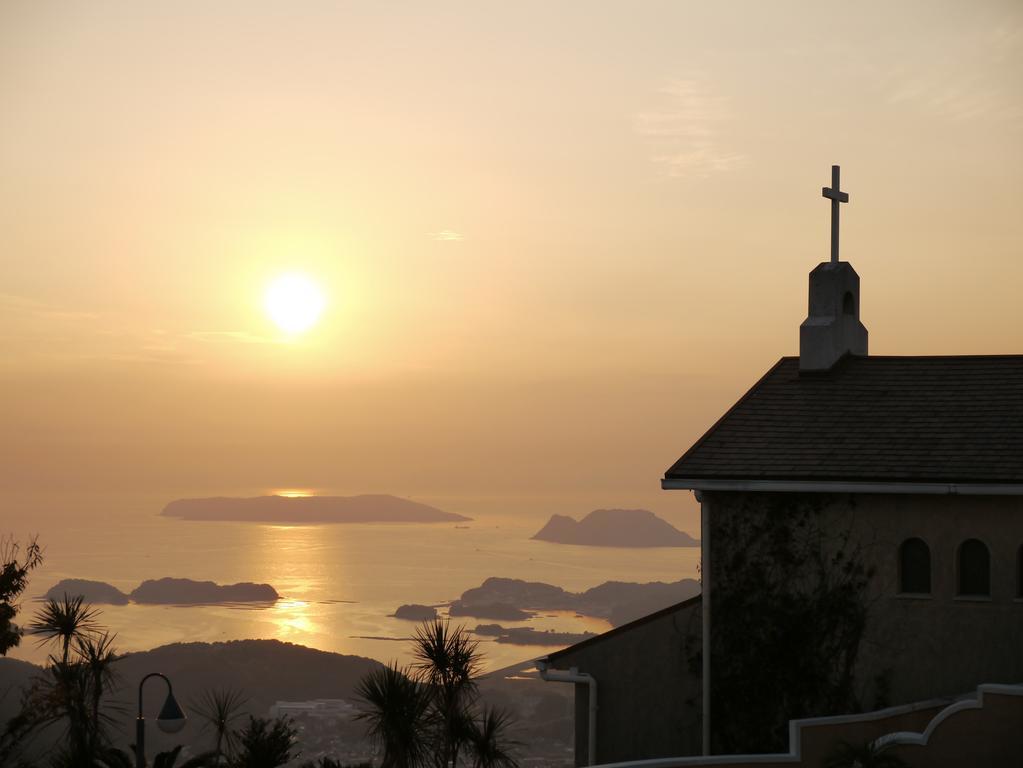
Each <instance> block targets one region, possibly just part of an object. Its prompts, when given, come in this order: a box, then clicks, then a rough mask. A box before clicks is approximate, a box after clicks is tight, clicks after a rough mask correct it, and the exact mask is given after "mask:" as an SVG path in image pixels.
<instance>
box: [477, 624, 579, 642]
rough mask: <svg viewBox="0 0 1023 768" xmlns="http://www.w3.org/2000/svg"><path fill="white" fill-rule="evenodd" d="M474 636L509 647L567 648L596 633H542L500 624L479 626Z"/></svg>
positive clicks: (550, 631)
mask: <svg viewBox="0 0 1023 768" xmlns="http://www.w3.org/2000/svg"><path fill="white" fill-rule="evenodd" d="M473 633H474V634H477V635H482V636H484V637H488V636H489V637H493V638H494V640H495V641H496V642H498V643H508V644H509V645H558V646H562V647H564V646H566V645H573V644H575V643H579V642H582V641H583V640H588V639H589V638H591V637H596V633H595V632H555V631H554V630H553V629H548V630H547V631H542V630H538V629H533V628H532V627H502V626H501V625H500V624H478V625H477V626H476V629H474V630H473Z"/></svg>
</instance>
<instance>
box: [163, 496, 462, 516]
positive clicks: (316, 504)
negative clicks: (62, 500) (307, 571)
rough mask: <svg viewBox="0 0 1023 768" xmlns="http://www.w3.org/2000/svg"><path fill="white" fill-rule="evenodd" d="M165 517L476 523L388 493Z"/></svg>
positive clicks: (231, 506)
mask: <svg viewBox="0 0 1023 768" xmlns="http://www.w3.org/2000/svg"><path fill="white" fill-rule="evenodd" d="M160 514H161V515H165V516H167V517H180V518H182V519H184V520H228V521H230V520H235V521H241V522H252V523H445V522H464V521H466V520H471V519H472V518H469V517H465V516H463V515H458V514H455V513H454V512H445V511H444V510H442V509H437V508H436V507H431V506H430V505H429V504H421V503H419V502H418V501H411V500H409V499H401V498H398V497H397V496H391V495H388V494H375V495H373V494H366V495H362V496H294V497H292V496H254V497H251V498H234V497H227V496H218V497H213V498H206V499H178V500H176V501H172V502H171V503H170V504H168V505H167V506H165V507H164V508H163V511H162V512H161V513H160Z"/></svg>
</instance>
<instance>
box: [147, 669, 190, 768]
mask: <svg viewBox="0 0 1023 768" xmlns="http://www.w3.org/2000/svg"><path fill="white" fill-rule="evenodd" d="M151 677H159V678H163V681H164V682H165V683H167V700H166V701H164V702H163V708H162V709H161V710H160V714H159V715H157V716H156V725H157V727H158V728H159V729H160V730H161V731H163V732H164V733H177V732H178V731H180V730H181V729H182V728H184V727H185V713H184V712H182V711H181V707H179V706H178V702H177V700H176V699H175V698H174V689H173V688H171V681H170V680H168V679H167V676H166V675H161V674H160V673H159V672H150V673H149V674H148V675H146V676H145V677H143V678H142V680H141V681H139V716H138V718H137V719H136V720H135V768H146V719H145V718H144V717H143V716H142V686H143V685H144V684H145V682H146V680H148V679H149V678H151Z"/></svg>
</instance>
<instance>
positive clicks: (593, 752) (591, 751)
mask: <svg viewBox="0 0 1023 768" xmlns="http://www.w3.org/2000/svg"><path fill="white" fill-rule="evenodd" d="M536 668H537V670H538V671H539V672H540V677H541V678H542V679H543V680H544V681H545V682H548V683H586V684H587V685H588V686H589V687H590V695H589V700H590V713H589V715H590V716H589V721H588V723H587V728H586V764H587V765H596V764H597V679H596V678H595V677H594V676H593V675H591V674H589V673H587V672H580V671H579V668H578V667H572V668H571V669H570V670H568V672H565V671H564V670H561V669H551V668H550V667H549V666H548V662H547V660H546V659H537V661H536Z"/></svg>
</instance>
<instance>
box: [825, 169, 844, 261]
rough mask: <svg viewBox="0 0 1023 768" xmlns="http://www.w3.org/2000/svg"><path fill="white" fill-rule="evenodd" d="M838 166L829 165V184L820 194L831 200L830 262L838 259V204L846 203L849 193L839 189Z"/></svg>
mask: <svg viewBox="0 0 1023 768" xmlns="http://www.w3.org/2000/svg"><path fill="white" fill-rule="evenodd" d="M838 172H839V168H838V166H837V165H833V166H831V186H830V187H824V188H822V189H821V194H822V195H823V196H824V197H826V198H828V199H829V200H830V201H831V263H832V264H834V263H836V262H837V261H838V204H839V203H848V202H849V194H848V193H847V192H843V191H842V190H841V189H839V187H840V184H839V183H838Z"/></svg>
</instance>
